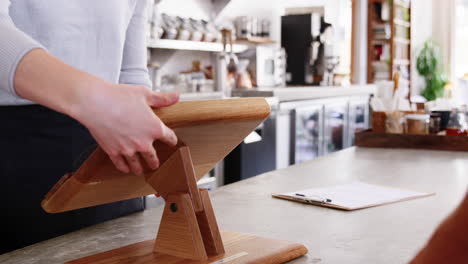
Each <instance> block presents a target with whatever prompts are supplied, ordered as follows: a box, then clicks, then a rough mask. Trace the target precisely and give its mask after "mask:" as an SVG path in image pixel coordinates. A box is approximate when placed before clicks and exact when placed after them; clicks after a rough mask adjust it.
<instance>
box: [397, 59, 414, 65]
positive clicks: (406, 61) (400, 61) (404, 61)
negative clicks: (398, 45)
mask: <svg viewBox="0 0 468 264" xmlns="http://www.w3.org/2000/svg"><path fill="white" fill-rule="evenodd" d="M393 64H394V65H410V61H409V60H402V59H395V60H393Z"/></svg>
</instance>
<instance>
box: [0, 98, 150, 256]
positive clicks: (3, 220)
mask: <svg viewBox="0 0 468 264" xmlns="http://www.w3.org/2000/svg"><path fill="white" fill-rule="evenodd" d="M95 148H96V142H95V141H94V139H93V138H92V137H91V135H90V133H89V132H88V130H87V129H86V128H85V127H84V126H82V125H81V124H80V123H78V122H77V121H76V120H74V119H72V118H70V117H68V116H66V115H63V114H60V113H58V112H55V111H53V110H50V109H48V108H45V107H43V106H39V105H29V106H0V254H2V253H5V252H8V251H11V250H14V249H18V248H21V247H24V246H28V245H31V244H33V243H37V242H40V241H43V240H46V239H49V238H53V237H56V236H60V235H63V234H65V233H68V232H71V231H75V230H78V229H80V228H83V227H86V226H90V225H93V224H96V223H100V222H103V221H106V220H110V219H113V218H116V217H119V216H123V215H127V214H130V213H134V212H137V211H141V210H143V209H144V200H143V198H137V199H132V200H128V201H123V202H117V203H113V204H108V205H101V206H96V207H92V208H85V209H80V210H75V211H72V212H66V213H60V214H48V213H46V212H45V211H44V210H43V209H42V208H41V201H42V199H43V198H44V196H45V195H46V194H47V192H48V191H49V190H50V189H51V188H52V186H54V184H55V183H56V182H57V181H58V180H59V179H60V178H61V177H62V176H63V175H64V174H65V173H67V172H73V171H75V170H76V169H77V168H78V167H79V166H80V165H81V163H82V162H83V161H84V160H85V159H86V158H87V157H88V156H89V154H91V153H92V151H93V150H94V149H95Z"/></svg>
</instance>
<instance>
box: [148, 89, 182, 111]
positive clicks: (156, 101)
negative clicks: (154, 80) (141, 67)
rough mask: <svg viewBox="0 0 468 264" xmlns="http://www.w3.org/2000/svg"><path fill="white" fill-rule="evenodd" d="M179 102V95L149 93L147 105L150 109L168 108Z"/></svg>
mask: <svg viewBox="0 0 468 264" xmlns="http://www.w3.org/2000/svg"><path fill="white" fill-rule="evenodd" d="M178 101H179V93H160V92H151V94H150V95H149V105H150V106H151V107H165V106H170V105H173V104H175V103H177V102H178Z"/></svg>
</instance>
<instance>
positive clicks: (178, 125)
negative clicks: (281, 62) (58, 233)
mask: <svg viewBox="0 0 468 264" xmlns="http://www.w3.org/2000/svg"><path fill="white" fill-rule="evenodd" d="M269 112H270V108H269V106H268V104H267V103H266V101H265V99H262V98H250V99H230V100H213V101H198V102H184V103H179V104H177V105H175V106H172V107H168V108H164V109H157V110H155V113H156V114H157V115H158V116H159V117H160V118H161V120H163V121H164V123H165V124H166V125H168V126H169V127H171V128H172V129H173V130H174V131H175V132H176V134H177V136H178V138H179V144H178V145H177V146H176V147H173V148H171V147H168V146H166V145H163V144H160V143H156V146H155V147H156V149H157V151H158V156H159V158H160V161H161V166H160V167H159V169H157V170H156V171H153V172H148V173H146V174H145V176H144V177H139V176H137V175H132V174H124V173H122V172H119V171H118V170H116V169H115V167H114V166H113V164H112V162H111V161H110V159H109V158H108V156H107V155H106V154H105V153H104V152H103V151H102V149H100V148H98V149H97V150H96V151H95V152H94V153H93V154H92V155H91V156H90V157H89V158H88V160H86V161H85V162H84V164H83V165H82V166H81V167H80V168H79V169H78V171H77V172H75V173H73V174H67V175H65V176H64V177H63V178H62V179H61V180H60V181H59V182H58V183H57V184H56V185H55V186H54V187H53V188H52V190H51V191H50V192H49V193H48V194H47V196H46V197H45V199H44V201H43V202H42V207H43V208H44V210H46V211H47V212H49V213H57V212H64V211H69V210H75V209H78V208H83V207H89V206H93V205H99V204H105V203H110V202H114V201H119V200H125V199H130V198H135V197H140V196H145V195H150V194H156V193H157V194H159V195H161V196H162V197H163V198H164V200H165V202H166V205H165V208H164V212H163V216H162V220H161V223H160V226H159V231H158V235H157V238H156V239H155V240H148V241H143V242H140V243H136V244H132V245H129V246H126V247H123V248H118V249H114V250H111V251H108V252H104V253H100V254H97V255H93V256H89V257H85V258H82V259H78V260H74V261H71V262H67V263H69V264H85V263H86V264H89V263H95V264H124V263H135V264H143V263H145V264H149V263H154V264H221V263H236V264H237V263H259V264H260V263H268V264H276V263H278V264H279V263H284V262H286V261H289V260H292V259H295V258H298V257H300V256H302V255H304V254H306V253H307V249H306V248H305V247H304V246H303V245H301V244H297V243H291V242H287V241H278V240H273V239H268V238H261V237H256V236H253V235H247V234H239V233H234V232H223V233H220V231H219V228H218V224H217V222H216V217H215V214H214V211H213V207H212V205H211V200H210V198H209V195H208V191H207V190H199V189H198V187H197V181H198V180H199V179H200V178H201V177H203V175H205V174H206V173H207V172H208V171H209V170H210V169H211V168H212V167H213V166H214V165H215V164H216V163H217V162H219V161H220V160H221V159H223V158H224V157H225V156H226V155H227V154H228V153H229V152H230V151H231V150H232V149H233V148H234V147H235V146H236V145H238V144H239V143H240V142H241V141H242V140H243V138H245V137H246V136H247V135H248V134H249V133H250V132H251V131H252V130H254V129H255V128H256V127H257V126H258V125H259V124H260V123H261V122H262V121H263V120H264V119H265V118H266V117H267V116H268V115H269Z"/></svg>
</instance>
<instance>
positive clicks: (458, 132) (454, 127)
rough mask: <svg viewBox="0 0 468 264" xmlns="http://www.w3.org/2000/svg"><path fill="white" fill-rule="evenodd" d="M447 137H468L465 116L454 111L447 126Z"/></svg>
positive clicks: (456, 110)
mask: <svg viewBox="0 0 468 264" xmlns="http://www.w3.org/2000/svg"><path fill="white" fill-rule="evenodd" d="M446 132H447V136H468V130H467V124H466V119H465V114H464V113H462V112H460V111H459V110H458V109H453V110H452V113H451V114H450V120H449V122H448V124H447V130H446Z"/></svg>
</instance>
